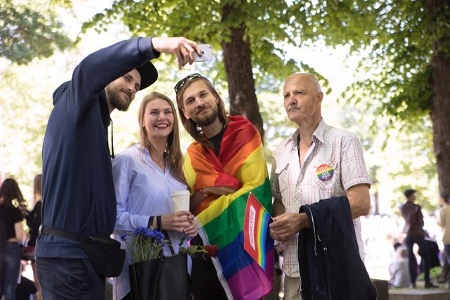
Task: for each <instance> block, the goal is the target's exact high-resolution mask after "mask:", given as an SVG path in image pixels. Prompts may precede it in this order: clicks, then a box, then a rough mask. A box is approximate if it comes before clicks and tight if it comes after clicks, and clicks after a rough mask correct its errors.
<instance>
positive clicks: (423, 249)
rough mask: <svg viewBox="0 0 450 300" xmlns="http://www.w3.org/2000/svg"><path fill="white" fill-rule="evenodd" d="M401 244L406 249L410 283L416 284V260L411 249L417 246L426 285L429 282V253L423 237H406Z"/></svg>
mask: <svg viewBox="0 0 450 300" xmlns="http://www.w3.org/2000/svg"><path fill="white" fill-rule="evenodd" d="M403 243H404V244H405V246H406V249H408V266H409V278H410V279H411V283H416V278H417V276H416V274H417V260H416V259H415V257H414V252H413V247H414V244H417V246H419V254H420V257H422V260H423V273H424V279H425V282H426V283H429V282H430V261H431V258H430V251H429V250H428V245H427V242H426V241H425V238H424V237H423V236H407V237H406V238H405V240H404V241H403Z"/></svg>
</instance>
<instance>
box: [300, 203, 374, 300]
mask: <svg viewBox="0 0 450 300" xmlns="http://www.w3.org/2000/svg"><path fill="white" fill-rule="evenodd" d="M300 212H305V213H306V214H307V216H308V218H309V222H310V224H311V227H310V228H309V229H304V230H302V231H300V233H299V238H298V261H299V265H300V276H301V278H302V287H301V288H302V297H303V299H304V300H309V299H314V300H318V299H319V300H322V299H342V300H365V299H376V298H377V291H376V288H375V286H374V285H373V284H372V281H371V280H370V277H369V274H368V273H367V270H366V268H365V266H364V263H363V261H362V259H361V257H360V256H359V251H358V244H357V242H356V235H355V229H354V227H353V222H352V218H351V214H350V205H349V203H348V199H347V197H332V198H330V199H326V200H320V201H319V202H317V203H314V204H311V205H303V206H301V207H300Z"/></svg>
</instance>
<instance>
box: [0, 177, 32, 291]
mask: <svg viewBox="0 0 450 300" xmlns="http://www.w3.org/2000/svg"><path fill="white" fill-rule="evenodd" d="M0 199H1V200H0V203H1V205H0V218H2V220H3V222H4V224H5V229H6V245H5V253H4V256H5V257H4V259H5V262H4V274H5V278H4V284H3V291H4V297H5V298H4V300H14V299H15V298H16V286H17V281H18V278H19V275H20V260H21V252H22V250H21V244H22V243H23V241H24V239H25V232H24V230H23V225H22V220H23V216H22V212H21V211H20V209H19V208H17V207H16V206H20V205H22V206H23V205H24V203H25V200H24V198H23V196H22V191H21V190H20V188H19V185H18V183H17V181H15V180H14V179H12V178H7V179H5V181H3V183H2V185H1V187H0ZM25 206H26V205H25Z"/></svg>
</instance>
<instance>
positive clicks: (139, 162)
mask: <svg viewBox="0 0 450 300" xmlns="http://www.w3.org/2000/svg"><path fill="white" fill-rule="evenodd" d="M166 165H167V163H166ZM112 169H113V178H114V187H115V191H116V198H117V219H116V226H115V230H114V237H115V238H116V239H117V240H120V236H121V235H122V234H124V233H132V232H134V230H135V229H136V228H139V227H147V225H148V220H149V217H150V216H159V215H165V214H170V213H172V212H173V207H172V200H171V193H172V192H173V191H179V190H187V186H186V185H185V184H184V183H181V182H180V181H178V180H177V179H175V178H174V177H173V176H172V175H171V174H170V172H169V169H168V168H167V167H166V169H165V171H164V172H163V171H162V170H161V169H160V168H159V167H158V166H157V165H156V164H155V163H154V162H153V161H152V159H151V158H150V155H149V153H148V150H147V149H146V148H144V147H142V146H141V145H140V144H135V145H133V146H131V147H129V148H128V149H126V150H125V151H123V152H122V153H119V154H117V155H116V157H115V158H114V160H113V164H112ZM169 236H170V241H171V244H172V245H173V247H174V250H175V253H177V252H178V245H179V243H180V240H181V237H182V236H183V235H182V234H181V233H179V232H175V231H170V232H169ZM120 242H121V243H122V248H125V249H126V250H127V258H126V260H125V263H124V268H123V270H122V273H121V274H120V276H119V277H116V278H114V280H113V284H114V299H122V298H123V297H124V296H125V295H126V294H127V293H129V292H130V280H129V272H128V265H129V264H130V263H131V255H130V253H129V250H128V248H127V247H126V245H125V244H124V242H123V241H121V240H120ZM164 254H165V255H171V254H170V250H169V249H168V248H167V247H166V248H165V249H164Z"/></svg>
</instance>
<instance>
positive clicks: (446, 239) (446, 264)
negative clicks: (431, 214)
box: [438, 192, 450, 289]
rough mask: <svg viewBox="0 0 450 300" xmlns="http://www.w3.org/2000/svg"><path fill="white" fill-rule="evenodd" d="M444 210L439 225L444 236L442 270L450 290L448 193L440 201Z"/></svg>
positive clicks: (449, 202)
mask: <svg viewBox="0 0 450 300" xmlns="http://www.w3.org/2000/svg"><path fill="white" fill-rule="evenodd" d="M440 202H441V205H442V208H441V210H440V211H439V218H438V224H439V225H440V226H441V227H442V230H443V231H444V234H443V236H442V243H443V244H444V255H443V258H444V260H443V264H444V266H443V268H442V274H441V277H442V281H444V282H447V285H448V288H449V289H450V276H449V274H448V273H449V272H448V269H449V265H450V198H449V195H448V194H447V193H446V192H443V193H441V199H440Z"/></svg>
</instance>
